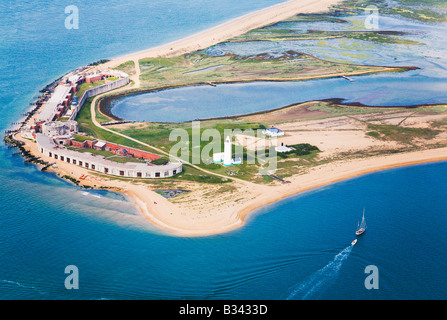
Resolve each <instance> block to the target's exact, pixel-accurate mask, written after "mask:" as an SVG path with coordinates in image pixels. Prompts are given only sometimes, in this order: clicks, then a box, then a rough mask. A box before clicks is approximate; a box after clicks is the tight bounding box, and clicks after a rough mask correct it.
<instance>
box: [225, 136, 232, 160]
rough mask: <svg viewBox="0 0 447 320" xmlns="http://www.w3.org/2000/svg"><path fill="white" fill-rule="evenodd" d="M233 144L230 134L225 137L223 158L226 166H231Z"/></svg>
mask: <svg viewBox="0 0 447 320" xmlns="http://www.w3.org/2000/svg"><path fill="white" fill-rule="evenodd" d="M232 146H233V145H232V144H231V139H230V137H229V136H227V138H226V139H225V145H224V158H223V164H224V166H227V167H228V166H231V156H232V153H233V152H232Z"/></svg>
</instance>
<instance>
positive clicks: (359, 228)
mask: <svg viewBox="0 0 447 320" xmlns="http://www.w3.org/2000/svg"><path fill="white" fill-rule="evenodd" d="M365 231H366V221H365V209H363V217H362V223H361V224H360V223H358V224H357V231H356V232H355V234H356V235H357V236H359V235H361V234H363V233H364V232H365Z"/></svg>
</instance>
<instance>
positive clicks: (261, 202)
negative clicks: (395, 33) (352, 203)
mask: <svg viewBox="0 0 447 320" xmlns="http://www.w3.org/2000/svg"><path fill="white" fill-rule="evenodd" d="M410 155H414V157H412V158H413V159H411V160H410V159H403V158H406V157H408V156H410ZM380 161H382V163H380ZM444 161H447V148H439V149H429V150H424V151H415V152H407V153H401V154H395V155H389V156H379V157H371V158H363V159H354V160H350V161H343V162H342V163H340V162H333V163H329V164H327V165H322V166H319V167H315V168H313V169H315V170H314V172H310V173H307V174H304V175H301V176H292V177H290V178H289V179H290V180H291V184H287V185H282V186H274V187H270V186H269V187H266V188H265V190H264V194H263V196H262V197H261V198H259V197H258V198H257V199H256V201H251V202H249V203H248V204H247V205H246V206H244V207H243V208H240V209H239V210H238V212H237V219H233V220H229V221H228V223H227V224H225V225H220V226H215V227H210V228H208V229H201V230H193V229H189V230H185V229H182V228H179V227H176V226H173V225H169V224H167V223H165V222H164V221H163V218H162V217H160V216H157V214H154V213H151V212H150V210H148V209H147V207H145V204H144V203H145V202H144V200H142V199H141V198H139V197H138V195H137V194H135V193H130V194H129V193H126V194H127V195H129V198H130V199H132V201H133V202H134V204H135V206H136V207H137V209H138V211H139V212H140V213H141V214H142V215H143V216H144V217H145V218H146V219H147V220H148V221H150V222H151V223H152V224H154V225H156V226H158V227H159V228H161V229H163V230H165V231H169V232H171V233H173V234H175V235H177V236H184V237H192V236H211V235H216V234H220V233H226V232H231V231H234V230H235V229H237V228H239V227H243V226H244V224H245V221H246V219H247V217H248V216H256V214H257V211H258V210H260V209H261V208H262V207H264V206H267V205H271V204H273V203H277V202H280V201H282V200H285V199H287V198H290V197H293V196H297V195H299V194H302V193H305V192H307V191H312V190H316V189H319V188H322V187H325V186H328V185H331V184H334V183H337V182H341V181H346V180H350V179H355V178H357V177H361V176H364V175H367V174H371V173H375V172H380V171H385V170H391V169H397V168H404V167H409V166H414V165H423V164H430V163H437V162H444ZM359 162H361V163H359ZM363 166H365V167H363ZM317 171H324V172H323V173H327V172H331V174H332V176H331V175H328V176H324V174H323V176H324V178H322V179H321V176H322V175H321V174H320V173H318V172H317ZM334 171H336V172H334ZM318 177H320V179H318ZM300 180H302V181H300ZM300 182H301V183H303V184H302V185H300V186H297V184H299V183H300ZM293 184H295V186H294V187H291V185H293ZM262 187H264V186H262ZM290 187H291V188H290Z"/></svg>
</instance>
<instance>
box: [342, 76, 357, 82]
mask: <svg viewBox="0 0 447 320" xmlns="http://www.w3.org/2000/svg"><path fill="white" fill-rule="evenodd" d="M342 78H345V79H346V80H348V81H351V82H355V80H354V79H352V78H349V77H347V76H342Z"/></svg>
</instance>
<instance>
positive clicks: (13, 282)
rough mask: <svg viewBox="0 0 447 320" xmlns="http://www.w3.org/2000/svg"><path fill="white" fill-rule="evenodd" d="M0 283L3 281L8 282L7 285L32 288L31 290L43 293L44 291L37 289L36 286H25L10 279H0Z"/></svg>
mask: <svg viewBox="0 0 447 320" xmlns="http://www.w3.org/2000/svg"><path fill="white" fill-rule="evenodd" d="M0 283H4V284H9V285H13V286H17V287H20V288H24V289H32V290H35V291H37V292H39V293H40V294H45V292H43V291H41V290H39V289H38V288H36V287H30V286H26V285H24V284H21V283H20V282H17V281H11V280H6V279H0Z"/></svg>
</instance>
